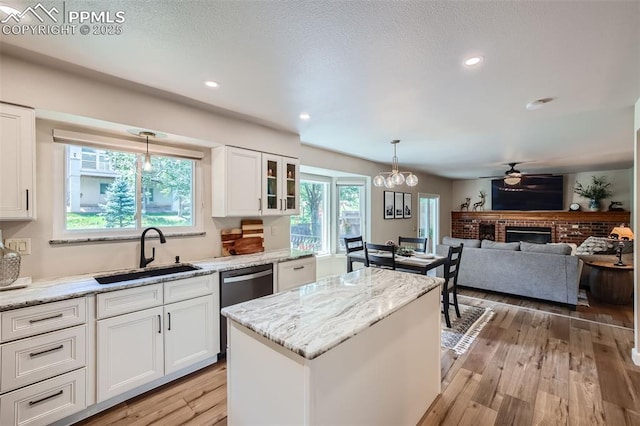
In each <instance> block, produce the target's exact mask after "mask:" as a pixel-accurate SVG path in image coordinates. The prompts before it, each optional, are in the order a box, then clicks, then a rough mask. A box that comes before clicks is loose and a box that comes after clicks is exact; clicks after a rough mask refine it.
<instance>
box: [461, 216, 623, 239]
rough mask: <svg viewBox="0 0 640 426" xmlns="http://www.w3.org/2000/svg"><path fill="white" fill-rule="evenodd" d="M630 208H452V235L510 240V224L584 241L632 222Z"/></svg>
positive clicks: (515, 226)
mask: <svg viewBox="0 0 640 426" xmlns="http://www.w3.org/2000/svg"><path fill="white" fill-rule="evenodd" d="M630 219H631V213H630V212H560V211H558V212H521V211H518V212H511V211H487V212H466V211H461V212H451V236H452V237H455V238H473V239H488V240H494V241H501V242H506V240H507V238H506V231H507V227H511V228H518V229H520V228H528V227H529V228H549V229H550V231H551V242H554V243H575V244H577V245H580V244H582V242H583V241H584V240H586V239H587V237H592V236H593V237H606V236H608V235H609V232H610V231H611V230H612V229H613V227H614V226H618V225H620V224H621V223H624V224H626V225H628V224H629V221H630Z"/></svg>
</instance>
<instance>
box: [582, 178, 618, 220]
mask: <svg viewBox="0 0 640 426" xmlns="http://www.w3.org/2000/svg"><path fill="white" fill-rule="evenodd" d="M610 186H611V182H609V181H608V180H607V177H606V176H599V177H598V176H591V185H589V186H587V187H586V188H585V187H584V186H582V184H581V183H580V182H576V187H575V188H574V189H573V192H575V193H576V194H578V195H579V196H581V197H584V198H588V199H589V210H591V211H594V212H597V211H598V210H600V200H602V199H603V198H608V197H610V196H611V195H612V194H613V193H612V192H611V190H610V189H609V187H610Z"/></svg>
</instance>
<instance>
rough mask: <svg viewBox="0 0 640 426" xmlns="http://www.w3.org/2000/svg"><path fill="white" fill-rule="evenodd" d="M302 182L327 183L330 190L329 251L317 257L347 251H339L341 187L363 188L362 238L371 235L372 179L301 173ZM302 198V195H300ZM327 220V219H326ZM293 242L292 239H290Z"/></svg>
mask: <svg viewBox="0 0 640 426" xmlns="http://www.w3.org/2000/svg"><path fill="white" fill-rule="evenodd" d="M302 181H310V182H322V183H327V184H328V188H329V194H328V200H327V203H328V207H327V209H328V211H329V215H328V220H329V226H325V233H328V235H327V236H326V237H325V238H328V239H329V242H328V251H326V252H315V254H316V256H333V255H344V253H345V250H339V247H340V243H339V232H340V227H339V226H338V217H339V214H338V213H339V212H338V209H339V198H340V191H339V186H340V185H346V186H362V188H363V201H362V203H361V205H360V209H361V220H362V225H361V231H362V238H363V239H366V238H367V236H368V235H369V234H370V232H371V229H370V225H369V224H370V223H371V179H370V178H369V177H367V176H362V177H355V176H354V177H342V176H341V177H333V176H327V175H317V174H312V173H300V183H302ZM300 196H301V197H302V194H300ZM325 220H327V219H325ZM289 223H290V225H289V230H291V222H289ZM289 239H290V240H291V237H289Z"/></svg>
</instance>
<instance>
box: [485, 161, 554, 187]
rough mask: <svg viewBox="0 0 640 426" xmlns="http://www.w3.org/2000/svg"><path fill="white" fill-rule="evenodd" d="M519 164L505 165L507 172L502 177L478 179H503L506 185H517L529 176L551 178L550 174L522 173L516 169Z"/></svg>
mask: <svg viewBox="0 0 640 426" xmlns="http://www.w3.org/2000/svg"><path fill="white" fill-rule="evenodd" d="M518 164H521V163H516V162H514V163H507V165H508V166H509V170H507V171H505V172H504V175H503V176H482V177H481V178H480V179H497V178H502V179H504V183H505V184H507V185H518V184H519V183H520V182H521V181H522V178H523V177H527V176H531V177H534V176H535V177H546V176H552V174H550V173H535V174H534V173H522V172H521V171H520V170H517V169H516V166H517V165H518Z"/></svg>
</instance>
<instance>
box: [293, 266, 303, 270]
mask: <svg viewBox="0 0 640 426" xmlns="http://www.w3.org/2000/svg"><path fill="white" fill-rule="evenodd" d="M300 269H304V266H296V267H295V268H293V270H294V271H299V270H300Z"/></svg>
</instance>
